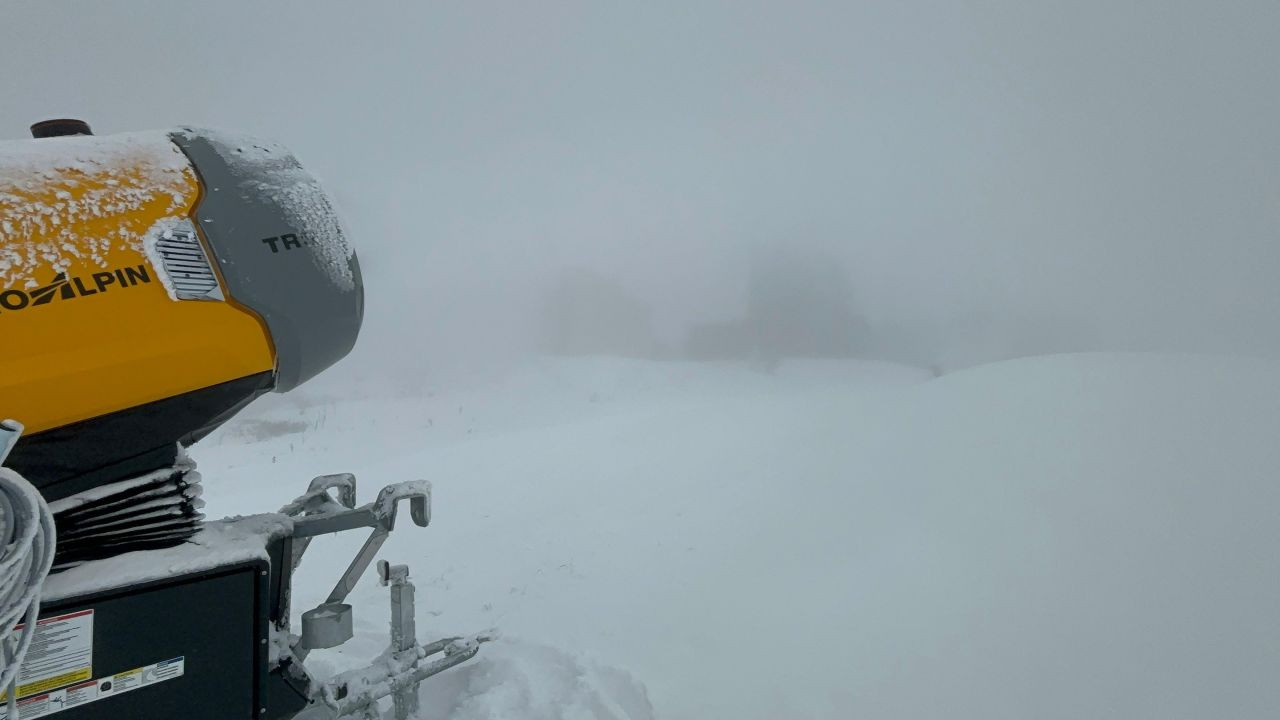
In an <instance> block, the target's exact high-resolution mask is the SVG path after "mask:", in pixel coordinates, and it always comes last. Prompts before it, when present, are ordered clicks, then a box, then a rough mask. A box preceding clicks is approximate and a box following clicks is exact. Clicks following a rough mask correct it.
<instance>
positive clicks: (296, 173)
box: [177, 128, 355, 291]
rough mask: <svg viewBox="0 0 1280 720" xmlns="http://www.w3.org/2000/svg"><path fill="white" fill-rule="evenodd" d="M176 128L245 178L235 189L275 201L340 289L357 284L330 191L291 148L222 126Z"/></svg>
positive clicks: (350, 252)
mask: <svg viewBox="0 0 1280 720" xmlns="http://www.w3.org/2000/svg"><path fill="white" fill-rule="evenodd" d="M177 132H179V133H182V134H185V135H189V136H196V137H202V138H205V139H206V140H208V141H209V142H210V144H211V145H212V146H213V148H214V149H215V150H216V151H217V153H218V155H219V156H221V157H222V159H223V160H224V161H226V163H227V165H228V166H229V167H230V168H231V169H232V170H233V171H234V172H235V174H236V175H237V176H239V177H242V178H247V179H245V180H242V181H241V187H240V188H239V189H240V190H242V191H248V192H251V193H254V194H261V195H263V196H266V197H269V198H271V199H272V200H273V201H275V202H276V203H278V204H279V206H280V208H281V210H282V211H283V212H284V213H285V215H286V219H287V220H288V222H289V225H290V226H292V227H293V228H295V229H297V230H299V231H300V232H301V233H302V234H303V235H305V236H306V237H307V240H308V241H309V243H310V245H311V247H312V248H313V249H314V250H315V254H314V257H315V259H316V262H317V263H318V264H319V265H320V268H321V270H323V271H324V272H325V274H326V275H327V276H328V277H329V278H330V280H332V281H333V283H334V285H335V286H337V287H338V288H339V289H341V290H343V291H350V290H354V289H355V274H354V272H352V267H351V265H352V263H351V261H352V258H354V257H355V249H354V248H353V247H352V246H351V243H350V241H349V240H348V239H347V233H346V232H345V229H344V228H343V227H342V222H341V220H339V219H338V213H337V212H336V211H335V209H334V207H333V203H332V202H331V201H330V200H329V196H328V195H326V194H325V192H324V189H323V188H322V187H321V186H320V183H319V182H318V181H317V180H316V179H315V178H314V177H312V176H311V174H310V173H308V172H307V171H306V170H304V169H303V168H302V165H301V163H299V162H298V160H297V158H295V157H294V156H293V153H291V152H290V151H289V150H288V149H287V148H285V147H284V146H283V145H280V144H278V143H273V142H268V141H266V140H260V139H257V138H253V137H249V136H246V135H240V134H237V133H228V132H225V131H221V130H209V129H207V128H196V129H187V130H181V131H177ZM248 178H252V179H248ZM209 191H211V192H212V191H220V192H222V191H225V189H224V188H216V189H214V188H210V189H209Z"/></svg>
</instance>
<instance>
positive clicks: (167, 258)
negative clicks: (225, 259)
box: [155, 221, 226, 300]
mask: <svg viewBox="0 0 1280 720" xmlns="http://www.w3.org/2000/svg"><path fill="white" fill-rule="evenodd" d="M155 252H156V254H157V255H159V257H158V258H157V259H158V260H159V261H160V265H162V266H163V268H164V273H165V275H167V276H168V278H169V284H170V285H171V286H172V289H173V295H174V297H176V298H177V299H179V300H225V299H226V298H225V297H224V296H223V294H222V288H221V287H220V286H219V285H218V276H217V275H215V274H214V273H213V268H212V267H211V266H210V265H209V258H208V256H207V255H205V252H204V247H203V246H202V245H201V244H200V238H199V237H197V236H196V230H195V228H194V227H193V226H192V225H191V223H190V221H183V222H182V223H181V224H179V225H178V227H176V228H174V229H173V230H168V231H166V232H165V233H164V235H163V236H161V237H160V238H159V239H158V240H156V242H155Z"/></svg>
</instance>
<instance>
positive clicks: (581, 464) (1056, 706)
mask: <svg viewBox="0 0 1280 720" xmlns="http://www.w3.org/2000/svg"><path fill="white" fill-rule="evenodd" d="M1276 371H1277V368H1276V367H1275V366H1272V365H1268V364H1264V363H1260V362H1253V361H1244V360H1230V359H1222V358H1197V357H1169V356H1141V355H1081V356H1060V357H1050V358H1039V359H1030V360H1023V361H1015V362H1009V363H1002V364H997V365H991V366H986V367H981V368H977V369H974V370H969V371H965V372H961V373H956V374H954V375H950V376H946V377H943V378H940V379H930V378H929V377H928V376H927V375H926V374H924V373H921V372H918V371H915V370H912V369H907V368H899V367H893V366H886V365H870V364H854V363H850V364H819V363H789V364H785V365H783V366H782V367H781V368H779V369H778V370H777V371H776V372H774V373H765V372H760V371H757V370H753V369H751V368H746V367H741V366H716V365H694V364H677V363H643V362H635V361H622V360H610V359H584V360H543V361H538V362H535V363H531V364H530V365H528V366H527V367H525V368H524V369H523V370H521V371H519V372H514V373H508V374H506V375H505V376H504V377H503V378H502V379H501V380H496V381H492V382H487V383H480V382H476V383H467V384H450V386H449V387H431V386H430V384H429V383H427V382H425V381H414V382H408V383H399V384H396V385H395V386H391V385H390V384H361V385H359V386H355V385H347V386H345V387H337V386H335V385H334V384H333V383H332V382H331V383H329V384H325V382H324V379H323V378H322V379H320V380H319V381H317V382H316V383H314V384H313V385H311V386H307V387H304V388H302V389H301V390H300V391H298V392H296V393H294V394H292V395H289V396H276V397H271V398H267V399H264V400H263V401H260V402H259V403H258V404H257V405H255V406H254V407H252V408H251V409H250V410H248V411H246V412H245V413H243V414H242V415H241V416H240V417H239V418H237V419H236V420H234V421H233V422H232V423H230V424H229V425H228V426H226V427H225V428H223V429H222V430H220V431H219V432H218V433H217V434H215V435H214V436H213V437H210V438H209V439H207V440H206V441H205V442H202V443H200V444H199V445H197V446H196V448H195V449H194V451H193V455H194V457H195V458H196V459H197V461H198V462H199V463H200V466H201V470H202V472H203V474H204V476H205V482H206V485H207V489H206V498H207V499H208V500H209V502H210V506H209V511H210V513H211V515H214V516H217V515H221V514H238V513H250V512H259V511H263V510H268V509H274V508H275V507H277V506H279V505H281V504H283V503H284V502H285V501H287V500H288V499H290V498H291V497H292V496H293V495H295V494H297V493H298V492H299V491H300V490H301V489H302V488H303V487H305V485H306V482H307V481H308V480H309V478H310V477H311V476H313V475H317V474H322V473H329V472H339V471H351V472H355V473H356V474H357V475H358V477H359V478H360V481H361V482H362V483H363V485H364V492H365V494H366V495H368V494H371V493H372V492H374V491H375V490H376V488H377V487H379V486H381V485H382V484H384V483H388V482H393V481H397V480H404V479H416V478H426V479H429V480H431V481H433V483H434V484H435V515H434V518H433V522H432V526H431V527H430V528H427V529H425V530H421V529H417V528H414V527H412V526H411V525H408V524H407V523H406V526H405V527H402V528H401V529H399V530H398V531H397V533H396V534H395V535H394V536H393V537H392V539H391V540H390V541H389V542H388V543H387V545H386V546H385V548H384V551H383V557H386V558H387V559H390V560H391V561H393V562H407V563H409V565H410V567H411V569H412V571H413V577H414V579H415V581H416V583H417V585H418V588H419V618H418V627H419V635H420V637H422V638H424V639H425V638H427V637H433V636H438V635H443V634H459V633H470V632H475V631H479V630H483V629H486V628H491V627H492V628H497V629H498V630H499V631H500V632H501V633H502V639H501V640H500V641H499V642H497V643H495V644H493V645H490V646H486V648H485V649H484V651H483V653H482V655H483V657H482V659H477V660H475V661H472V663H471V664H469V665H468V666H466V667H465V668H463V669H459V670H455V671H453V672H452V673H450V674H446V675H444V676H440V677H438V678H436V679H434V680H432V681H429V682H428V683H426V684H424V686H423V708H424V713H423V716H424V717H427V718H441V717H450V718H651V717H659V718H664V719H667V720H683V719H689V720H694V719H704V718H742V719H754V718H761V719H763V718H843V717H854V716H857V717H875V718H882V717H883V718H935V717H949V718H984V719H987V718H1027V717H1036V718H1079V717H1099V718H1100V717H1115V718H1127V719H1132V718H1153V719H1155V718H1160V719H1161V720H1165V719H1167V718H1177V717H1187V718H1193V717H1194V718H1203V717H1242V718H1243V717H1275V716H1277V714H1278V713H1280V683H1276V682H1275V678H1277V677H1280V616H1278V615H1277V613H1276V608H1277V607H1280V572H1278V571H1277V568H1278V567H1280V565H1278V563H1277V560H1280V557H1278V551H1277V548H1280V516H1278V515H1277V507H1280V483H1277V480H1276V478H1277V476H1278V473H1280V443H1278V442H1277V438H1280V373H1277V372H1276ZM359 542H360V539H359V538H356V537H350V538H345V539H330V540H328V541H327V542H326V543H324V544H323V545H322V544H320V543H317V544H316V545H314V546H313V549H312V550H311V551H310V552H311V553H312V554H311V555H309V564H304V566H303V568H302V570H301V571H300V573H301V574H300V577H299V579H298V591H297V597H296V600H295V606H296V607H297V608H303V607H307V606H309V605H310V604H313V603H314V602H316V601H318V600H319V599H320V598H321V596H323V595H324V594H325V593H326V592H327V591H328V589H329V586H330V585H331V584H332V581H333V579H334V577H335V576H336V574H337V572H338V571H339V570H340V568H341V566H342V565H343V564H344V563H345V562H346V560H347V559H348V558H349V557H350V554H351V553H352V552H353V551H354V549H355V547H356V545H358V543H359ZM325 550H328V551H331V552H333V553H335V554H336V555H338V556H340V559H337V560H334V561H333V562H331V563H329V564H328V565H329V566H328V567H321V566H320V565H321V563H317V562H316V559H317V558H318V557H319V556H320V554H321V553H322V552H323V551H325ZM384 593H385V591H384V590H383V589H382V588H379V587H378V586H377V584H376V582H375V581H374V579H373V578H372V577H368V578H366V579H365V580H364V581H363V583H362V584H361V586H360V588H359V589H358V590H357V591H356V593H355V594H354V596H353V599H354V602H355V603H356V607H357V613H358V614H357V619H356V622H357V638H356V640H355V641H353V642H352V643H350V644H349V645H348V646H347V647H346V649H345V650H344V652H342V653H336V652H334V653H328V654H321V653H316V654H315V655H313V656H312V658H311V660H309V662H311V661H312V660H314V661H315V663H316V664H317V667H318V668H319V669H320V670H321V671H325V672H327V671H334V670H338V669H342V668H345V667H348V666H352V665H356V664H361V663H363V662H364V661H366V660H368V659H369V658H370V657H371V656H372V655H374V654H376V653H377V652H378V651H379V650H380V649H381V647H382V645H383V643H384V642H385V627H386V610H385V605H386V600H385V594H384Z"/></svg>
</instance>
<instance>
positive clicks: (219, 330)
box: [0, 120, 490, 720]
mask: <svg viewBox="0 0 1280 720" xmlns="http://www.w3.org/2000/svg"><path fill="white" fill-rule="evenodd" d="M32 134H33V135H34V136H35V139H31V140H22V141H13V142H0V539H2V541H0V566H2V567H5V568H7V569H8V570H9V571H8V572H6V573H4V574H3V576H2V577H0V647H3V650H4V651H3V652H0V720H34V718H41V717H45V716H50V715H56V717H57V719H58V720H105V719H108V718H137V719H138V720H170V719H171V718H183V719H184V720H303V719H304V718H305V720H337V719H338V718H346V717H362V718H368V717H378V716H381V714H382V712H383V709H384V706H385V708H386V709H387V710H389V711H390V712H392V714H393V716H394V717H395V718H397V719H398V720H408V718H411V717H413V716H415V715H417V714H418V692H419V684H420V683H421V682H422V681H423V680H424V679H426V678H428V677H431V676H432V675H435V674H437V673H440V672H443V671H445V670H447V669H449V668H452V667H454V666H456V665H458V664H460V663H463V662H465V661H467V660H468V659H470V658H471V657H473V656H475V655H476V654H477V653H478V652H479V649H480V645H481V643H483V642H486V641H488V640H489V639H490V635H488V634H487V633H483V632H482V633H476V634H472V635H469V636H458V637H445V638H443V639H439V640H435V641H432V642H426V643H420V642H419V641H418V638H417V625H416V622H415V609H414V608H415V604H414V603H415V600H414V592H415V591H414V585H413V583H412V582H411V581H410V576H409V570H408V567H407V566H405V565H392V564H390V563H389V562H387V561H386V560H378V562H377V575H378V579H379V581H380V582H381V584H382V585H383V586H385V587H386V588H388V590H387V592H388V594H389V596H390V597H389V600H390V603H389V614H390V623H389V627H390V636H389V638H388V642H387V645H386V650H385V651H384V652H382V653H381V654H380V655H379V656H377V657H376V658H373V659H372V660H371V661H370V662H369V664H368V665H367V666H356V667H354V668H352V669H349V670H347V671H345V672H341V673H336V674H332V673H331V674H328V675H327V676H316V675H314V674H313V673H311V672H310V671H309V670H308V663H307V659H308V657H309V656H310V655H311V653H313V652H317V651H321V652H323V651H332V650H334V649H336V648H339V647H340V646H342V645H343V644H344V643H346V642H347V641H348V640H350V639H351V638H352V637H353V636H354V633H355V628H357V627H360V626H359V625H356V624H355V623H354V622H353V618H354V613H355V610H354V608H353V607H352V605H351V604H350V602H349V595H350V594H351V592H352V591H353V590H354V589H355V588H356V586H357V583H358V581H359V580H360V579H361V578H362V577H363V576H364V575H365V574H366V572H367V571H368V570H369V569H370V568H371V567H373V566H374V561H375V560H377V556H378V553H379V551H380V549H381V547H382V545H383V543H384V542H385V541H386V539H387V538H388V537H389V536H390V534H391V532H392V531H393V530H394V529H396V526H397V519H398V518H403V517H404V516H405V515H407V516H408V518H407V519H408V520H410V521H411V522H412V524H413V525H417V526H419V527H426V526H427V525H428V523H429V522H430V518H431V486H430V483H428V482H427V481H426V480H408V481H402V482H396V483H392V484H389V485H387V486H385V487H383V488H382V489H381V490H380V491H379V492H378V493H377V495H376V496H375V497H374V498H373V499H372V500H371V501H369V502H367V503H364V504H361V503H359V502H357V490H356V478H355V477H354V476H353V475H351V474H348V473H338V474H333V475H323V476H320V477H317V478H314V479H312V480H311V481H310V484H309V485H307V486H306V491H305V492H304V493H303V494H301V495H299V496H298V497H297V498H295V499H294V500H292V501H291V502H288V503H287V504H285V505H284V506H283V507H281V508H280V509H279V510H277V511H276V512H267V513H262V514H258V515H249V516H240V517H234V518H228V519H224V520H211V521H210V520H206V519H205V516H204V512H203V508H204V506H205V501H204V499H203V487H204V486H203V484H202V483H201V477H200V473H199V472H198V471H197V470H196V467H195V461H194V459H193V458H192V456H191V455H190V454H188V453H187V452H186V448H187V447H188V446H190V445H192V444H193V443H195V442H196V441H197V440H199V439H200V438H201V437H203V436H205V435H207V434H208V433H209V432H211V431H212V430H213V429H215V428H217V427H218V426H219V425H221V424H222V423H224V422H226V421H227V420H228V419H230V418H231V417H232V416H233V415H234V414H236V413H237V412H238V411H240V410H241V409H243V408H244V407H245V406H246V405H247V404H248V403H250V402H251V401H252V400H253V399H254V398H256V397H258V396H260V395H261V394H263V393H266V392H269V391H280V392H283V391H287V390H290V389H292V388H294V387H297V386H298V385H299V384H301V383H303V382H305V381H306V380H308V379H309V378H311V377H313V376H314V375H316V374H317V373H319V372H321V371H322V370H324V369H325V368H327V367H329V366H330V365H332V364H333V363H335V362H337V361H338V360H339V359H340V358H342V357H343V356H345V355H346V354H347V353H348V351H350V349H351V348H352V346H353V344H354V343H355V341H356V336H357V334H358V332H359V329H360V324H361V320H362V315H363V311H364V299H363V287H362V283H361V277H360V268H359V264H358V263H357V261H356V257H355V254H354V252H353V251H352V249H351V247H350V245H349V244H348V242H347V236H346V233H345V232H344V230H343V226H342V224H341V222H340V221H339V219H338V216H337V214H336V213H335V212H334V207H333V204H332V203H331V202H330V201H329V199H328V198H327V196H326V195H325V194H324V193H323V192H322V191H321V189H320V187H319V185H318V184H317V183H316V181H315V180H314V178H312V177H311V176H310V175H308V174H307V173H306V172H304V171H303V170H302V168H301V166H300V165H299V164H298V162H297V160H296V159H295V158H294V157H293V155H291V154H290V153H289V152H288V151H287V150H285V149H283V148H282V147H280V146H278V145H274V144H271V143H266V142H260V141H256V140H251V139H247V138H243V137H239V136H235V135H230V134H225V133H221V132H213V131H209V130H196V129H190V128H180V129H176V130H169V131H162V132H141V133H127V134H122V135H113V136H106V137H95V136H93V135H91V134H90V129H89V126H88V124H87V123H84V122H82V121H77V120H53V121H46V122H44V123H39V124H37V125H35V126H33V127H32ZM262 479H263V480H264V481H270V483H269V484H267V487H273V486H275V485H276V484H277V483H276V481H277V480H278V479H279V478H277V477H264V478H262ZM404 524H405V523H404V522H403V521H402V522H400V525H401V526H403V525H404ZM350 531H365V532H367V533H368V534H367V536H366V539H365V540H364V543H363V544H362V545H361V546H360V548H359V550H357V552H356V554H355V556H354V558H351V559H350V560H348V561H345V562H343V563H342V565H341V566H340V568H341V569H340V571H337V572H335V574H336V575H337V577H336V581H335V582H334V585H333V589H332V590H331V591H329V592H328V593H327V594H325V595H320V594H319V593H316V596H315V597H313V598H310V597H307V593H305V592H302V591H299V592H295V590H294V587H293V575H294V571H295V570H296V569H297V568H298V566H299V564H300V563H301V562H302V560H303V557H304V555H307V556H308V557H310V556H314V555H316V554H320V552H321V551H318V550H313V551H312V552H311V553H310V554H308V553H307V551H308V548H309V547H310V546H311V543H312V540H314V539H315V538H316V537H319V536H322V535H330V534H335V533H345V532H350ZM335 570H338V569H337V568H335ZM304 599H305V600H307V601H308V603H310V602H312V601H314V602H315V603H316V604H315V605H314V606H313V607H311V608H310V609H306V610H304V611H302V612H301V613H299V614H298V615H296V616H295V615H294V613H293V610H292V608H293V607H294V605H295V604H297V603H299V602H300V601H301V600H304ZM366 626H367V625H366ZM331 660H332V658H330V663H326V664H331ZM342 664H343V665H344V666H347V667H350V665H351V663H349V662H347V661H344V662H343V663H342ZM313 665H314V663H313Z"/></svg>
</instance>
